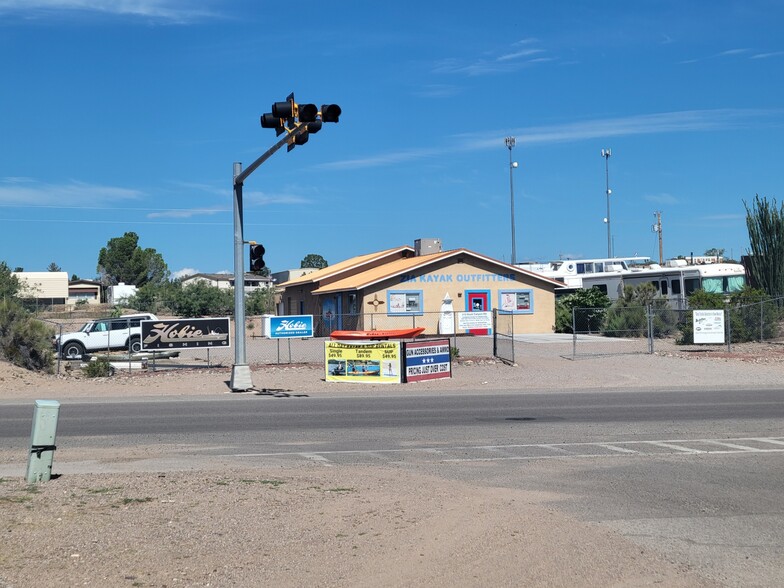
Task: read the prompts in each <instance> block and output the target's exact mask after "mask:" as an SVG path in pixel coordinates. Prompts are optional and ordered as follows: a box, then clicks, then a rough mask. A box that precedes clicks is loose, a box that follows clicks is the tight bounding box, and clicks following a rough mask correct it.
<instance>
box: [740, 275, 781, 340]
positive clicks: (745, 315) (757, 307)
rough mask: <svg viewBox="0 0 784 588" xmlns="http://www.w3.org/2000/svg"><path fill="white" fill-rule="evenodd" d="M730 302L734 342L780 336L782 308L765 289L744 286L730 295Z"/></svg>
mask: <svg viewBox="0 0 784 588" xmlns="http://www.w3.org/2000/svg"><path fill="white" fill-rule="evenodd" d="M729 304H730V332H731V334H732V339H731V340H732V342H733V343H743V342H745V341H757V340H766V339H773V338H775V337H777V336H778V333H779V320H781V310H780V309H779V307H778V305H777V304H776V303H774V302H772V300H771V297H770V296H768V294H767V293H766V292H765V291H764V290H757V289H754V288H744V289H743V290H741V291H740V292H737V293H735V294H733V295H732V296H731V297H730V302H729Z"/></svg>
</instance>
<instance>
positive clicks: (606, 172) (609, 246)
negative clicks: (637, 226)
mask: <svg viewBox="0 0 784 588" xmlns="http://www.w3.org/2000/svg"><path fill="white" fill-rule="evenodd" d="M611 155H612V150H610V149H602V157H604V182H605V188H606V194H607V218H605V219H604V222H606V223H607V257H612V256H613V247H612V231H611V229H610V194H612V190H610V156H611Z"/></svg>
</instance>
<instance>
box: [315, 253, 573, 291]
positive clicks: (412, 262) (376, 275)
mask: <svg viewBox="0 0 784 588" xmlns="http://www.w3.org/2000/svg"><path fill="white" fill-rule="evenodd" d="M459 255H468V256H471V257H473V258H475V259H479V260H482V261H486V262H488V263H491V264H493V265H496V266H498V267H500V268H502V269H505V270H508V271H510V272H515V273H518V274H523V275H526V276H528V277H530V278H532V279H534V280H537V281H540V282H542V283H543V284H549V285H552V286H556V287H557V288H562V287H563V284H562V283H561V282H558V281H556V280H551V279H550V278H547V277H545V276H542V275H539V274H537V273H534V272H530V271H527V270H524V269H522V268H520V267H517V266H514V265H510V264H508V263H504V262H502V261H499V260H497V259H493V258H492V257H487V256H485V255H481V254H479V253H476V252H474V251H470V250H468V249H452V250H449V251H441V252H439V253H431V254H428V255H419V256H416V257H407V258H402V259H397V260H395V261H391V262H390V263H387V264H384V265H382V266H379V267H374V268H371V269H369V270H366V271H364V272H360V273H358V274H354V275H352V276H347V277H346V278H343V279H342V280H337V281H335V282H332V283H330V284H328V285H326V286H322V287H320V288H317V289H316V290H314V291H313V294H326V293H332V292H344V291H350V290H359V289H361V288H367V287H368V286H372V285H374V284H377V283H379V282H382V281H384V280H388V279H389V278H393V277H395V276H399V275H400V274H404V273H407V272H411V271H413V270H416V269H419V268H422V267H425V266H428V265H432V264H433V263H436V262H438V261H441V260H446V259H450V258H452V257H457V256H459ZM310 276H313V274H308V277H310ZM313 281H316V282H317V281H318V280H313Z"/></svg>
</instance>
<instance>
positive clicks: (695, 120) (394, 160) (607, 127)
mask: <svg viewBox="0 0 784 588" xmlns="http://www.w3.org/2000/svg"><path fill="white" fill-rule="evenodd" d="M782 113H784V111H781V110H744V109H716V110H685V111H678V112H662V113H656V114H639V115H633V116H626V117H619V118H605V119H596V120H587V121H578V122H573V123H565V124H561V125H551V126H540V127H528V128H520V129H513V130H512V132H509V131H508V130H506V131H488V132H485V133H467V134H462V135H456V136H455V137H451V138H450V141H449V143H450V146H449V147H433V148H429V149H403V150H400V151H393V152H390V153H381V154H377V155H372V156H370V157H364V158H361V159H351V160H345V161H338V162H330V163H324V164H320V165H318V166H317V167H319V168H321V169H359V168H372V167H383V166H387V165H397V164H399V163H404V162H408V161H415V160H420V159H426V158H431V157H443V156H444V155H447V154H449V153H465V152H471V151H482V150H486V149H497V148H498V146H499V145H503V138H504V137H506V136H509V135H514V136H515V138H516V140H517V143H518V144H521V143H524V144H534V145H542V144H548V143H569V142H575V141H585V140H589V139H606V138H610V137H624V136H632V135H646V134H659V133H686V132H690V133H693V132H707V131H719V130H725V129H737V128H745V127H748V126H750V125H751V124H753V122H754V121H755V120H757V119H764V118H772V117H774V116H779V117H780V116H781V114H782Z"/></svg>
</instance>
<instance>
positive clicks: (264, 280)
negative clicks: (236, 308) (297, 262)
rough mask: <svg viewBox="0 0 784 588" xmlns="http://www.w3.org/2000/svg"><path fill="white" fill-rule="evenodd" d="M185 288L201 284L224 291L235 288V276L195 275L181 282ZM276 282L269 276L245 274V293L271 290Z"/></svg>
mask: <svg viewBox="0 0 784 588" xmlns="http://www.w3.org/2000/svg"><path fill="white" fill-rule="evenodd" d="M180 281H181V282H182V285H183V286H186V285H188V284H196V283H199V282H202V283H206V284H209V285H210V286H215V287H217V288H221V289H224V290H228V289H229V288H234V274H193V275H192V276H188V277H186V278H182V279H181V280H180ZM274 282H275V280H274V279H273V278H271V277H269V276H258V275H256V274H245V291H246V292H253V291H254V290H260V289H262V288H271V287H272V286H273V284H274Z"/></svg>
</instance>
